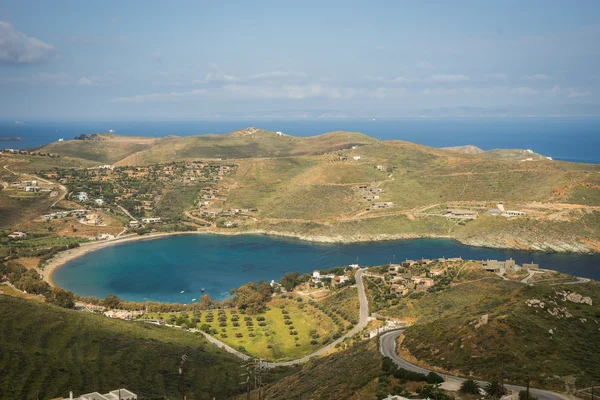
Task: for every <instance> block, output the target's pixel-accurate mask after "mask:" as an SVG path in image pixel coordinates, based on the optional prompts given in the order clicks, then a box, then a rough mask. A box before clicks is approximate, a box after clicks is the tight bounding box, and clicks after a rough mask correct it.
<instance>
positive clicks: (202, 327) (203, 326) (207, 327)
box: [200, 324, 210, 333]
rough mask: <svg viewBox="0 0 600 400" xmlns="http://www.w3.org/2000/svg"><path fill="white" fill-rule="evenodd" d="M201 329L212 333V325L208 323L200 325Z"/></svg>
mask: <svg viewBox="0 0 600 400" xmlns="http://www.w3.org/2000/svg"><path fill="white" fill-rule="evenodd" d="M200 330H201V331H202V332H206V333H210V325H208V324H202V326H201V327H200Z"/></svg>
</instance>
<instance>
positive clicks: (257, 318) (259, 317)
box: [256, 315, 265, 321]
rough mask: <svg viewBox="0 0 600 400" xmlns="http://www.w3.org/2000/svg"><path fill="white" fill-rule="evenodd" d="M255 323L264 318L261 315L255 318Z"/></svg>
mask: <svg viewBox="0 0 600 400" xmlns="http://www.w3.org/2000/svg"><path fill="white" fill-rule="evenodd" d="M256 320H257V321H264V320H265V317H263V316H262V315H259V316H258V317H256Z"/></svg>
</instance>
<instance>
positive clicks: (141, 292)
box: [53, 234, 600, 303]
mask: <svg viewBox="0 0 600 400" xmlns="http://www.w3.org/2000/svg"><path fill="white" fill-rule="evenodd" d="M422 257H423V258H439V257H463V259H476V260H482V259H496V260H506V259H508V258H511V257H512V258H513V259H515V260H516V262H517V263H518V264H522V263H525V262H534V263H538V264H539V265H540V267H542V268H547V269H553V270H556V271H560V272H565V273H569V274H573V275H576V276H580V277H586V278H592V279H596V280H600V254H594V255H582V254H557V253H542V252H526V251H516V250H498V249H487V248H478V247H470V246H465V245H462V244H460V243H458V242H456V241H453V240H448V239H415V240H401V241H385V242H366V243H352V244H321V243H313V242H305V241H301V240H296V239H288V238H279V237H273V236H265V235H238V236H220V235H208V234H202V235H197V234H189V235H176V236H169V237H166V238H160V239H153V240H146V241H137V242H130V243H124V244H118V245H114V246H109V247H106V248H103V249H100V250H97V251H94V252H91V253H88V254H86V255H84V256H82V257H80V258H77V259H74V260H71V261H70V262H68V263H67V264H65V265H64V266H63V267H61V268H59V269H58V270H56V271H55V272H54V274H53V280H54V282H55V283H56V284H57V285H58V286H60V287H62V288H64V289H68V290H71V291H73V292H75V293H77V294H80V295H84V296H95V297H99V298H104V297H105V296H106V295H108V294H115V295H117V296H118V297H119V298H121V299H124V300H129V301H147V300H150V301H160V302H181V303H190V302H191V301H192V299H194V298H195V299H199V298H200V296H201V295H202V294H203V293H201V289H202V288H204V289H205V293H206V294H208V295H210V296H211V298H213V299H223V298H226V297H227V296H228V292H229V290H230V289H232V288H235V287H239V286H240V285H242V284H244V283H247V282H250V281H253V282H256V281H259V280H265V281H271V280H275V281H278V280H279V279H280V278H281V277H282V276H283V274H285V273H286V272H296V271H297V272H301V273H306V272H311V271H313V270H315V269H329V268H332V267H335V266H343V265H349V264H353V263H357V262H358V263H359V264H360V265H361V266H366V265H381V264H385V263H389V262H393V261H401V260H404V259H406V258H408V259H420V258H422ZM181 291H183V292H184V293H183V294H182V293H181Z"/></svg>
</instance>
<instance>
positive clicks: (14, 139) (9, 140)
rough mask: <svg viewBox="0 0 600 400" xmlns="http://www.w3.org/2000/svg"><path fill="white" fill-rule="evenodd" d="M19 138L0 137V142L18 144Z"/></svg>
mask: <svg viewBox="0 0 600 400" xmlns="http://www.w3.org/2000/svg"><path fill="white" fill-rule="evenodd" d="M20 141H21V138H20V137H18V136H11V137H0V142H20Z"/></svg>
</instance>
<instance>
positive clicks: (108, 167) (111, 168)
mask: <svg viewBox="0 0 600 400" xmlns="http://www.w3.org/2000/svg"><path fill="white" fill-rule="evenodd" d="M98 168H99V169H110V170H111V171H112V170H113V169H115V166H114V165H110V164H105V165H98Z"/></svg>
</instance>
